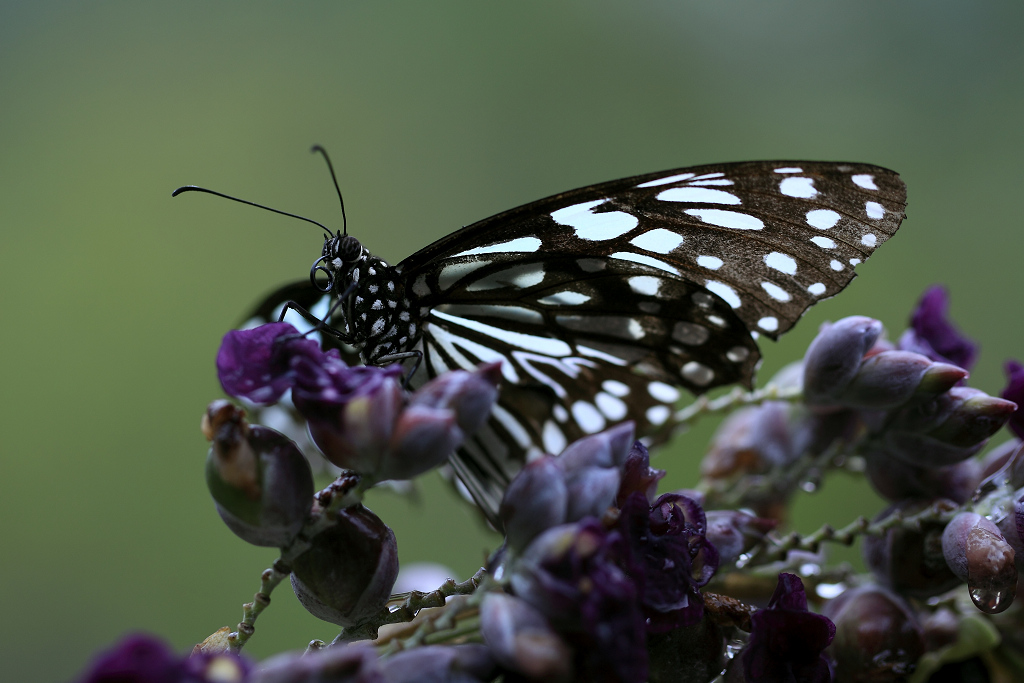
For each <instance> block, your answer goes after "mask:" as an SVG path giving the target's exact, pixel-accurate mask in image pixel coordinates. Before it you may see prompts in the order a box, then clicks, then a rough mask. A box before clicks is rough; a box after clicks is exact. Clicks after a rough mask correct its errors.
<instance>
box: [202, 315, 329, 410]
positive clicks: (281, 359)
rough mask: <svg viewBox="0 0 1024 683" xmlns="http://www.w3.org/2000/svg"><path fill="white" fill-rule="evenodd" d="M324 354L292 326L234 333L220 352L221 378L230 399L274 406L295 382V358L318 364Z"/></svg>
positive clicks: (218, 352)
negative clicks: (241, 399) (231, 397)
mask: <svg viewBox="0 0 1024 683" xmlns="http://www.w3.org/2000/svg"><path fill="white" fill-rule="evenodd" d="M323 355H324V354H323V352H322V351H321V350H320V346H319V344H317V343H316V342H315V341H314V340H312V339H306V338H304V337H301V336H299V331H298V330H296V329H295V328H294V327H292V326H291V325H289V324H288V323H268V324H266V325H260V326H259V327H256V328H253V329H251V330H232V331H231V332H228V333H227V334H226V335H224V339H223V340H222V341H221V344H220V349H219V350H218V351H217V376H218V377H219V378H220V384H221V386H222V387H223V388H224V392H225V393H226V394H228V395H230V396H236V397H238V398H246V399H249V400H250V401H252V402H253V403H274V402H275V401H277V400H278V399H279V398H281V396H282V395H283V394H284V393H285V392H286V391H288V390H289V389H290V388H291V387H292V384H294V382H295V371H294V370H293V368H292V365H293V362H295V360H293V359H296V360H297V359H301V358H304V357H305V358H308V359H311V360H312V361H313V362H314V363H315V362H316V360H318V359H320V358H322V357H323Z"/></svg>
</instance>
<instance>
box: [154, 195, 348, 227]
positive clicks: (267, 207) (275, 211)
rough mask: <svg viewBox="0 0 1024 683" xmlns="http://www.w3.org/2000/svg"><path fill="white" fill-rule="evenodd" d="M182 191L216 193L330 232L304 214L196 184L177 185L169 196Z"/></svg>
mask: <svg viewBox="0 0 1024 683" xmlns="http://www.w3.org/2000/svg"><path fill="white" fill-rule="evenodd" d="M183 192H205V193H206V194H212V195H216V196H218V197H223V198H224V199H230V200H231V201H233V202H239V203H240V204H248V205H249V206H255V207H256V208H257V209H266V210H267V211H273V212H274V213H279V214H281V215H282V216H290V217H291V218H298V219H299V220H300V221H306V222H307V223H312V224H313V225H319V226H320V227H321V228H323V229H324V230H326V231H327V232H328V234H330V232H331V231H330V230H328V229H327V226H326V225H324V224H323V223H317V222H316V221H315V220H313V219H312V218H306V217H305V216H298V215H296V214H294V213H288V212H287V211H280V210H278V209H272V208H270V207H269V206H263V205H262V204H257V203H256V202H250V201H247V200H245V199H239V198H238V197H232V196H231V195H229V194H224V193H222V192H214V191H213V190H207V189H206V188H205V187H199V186H197V185H185V186H184V187H179V188H178V189H177V190H175V191H174V192H172V193H171V196H172V197H177V196H178V195H179V194H182V193H183Z"/></svg>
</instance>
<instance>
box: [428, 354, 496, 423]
mask: <svg viewBox="0 0 1024 683" xmlns="http://www.w3.org/2000/svg"><path fill="white" fill-rule="evenodd" d="M500 381H501V363H485V364H484V365H481V366H480V367H478V368H477V369H476V370H475V371H473V372H466V371H465V370H455V371H453V372H446V373H444V374H443V375H439V376H437V377H435V378H434V379H432V380H430V381H429V382H427V383H426V384H424V385H423V386H422V387H420V388H419V390H417V391H416V393H415V394H413V396H412V399H411V401H410V402H409V405H410V406H419V405H421V406H429V407H431V408H445V409H450V410H452V411H453V412H454V413H455V419H456V421H457V422H458V425H459V428H460V429H461V430H462V431H463V433H464V434H466V435H467V436H469V435H472V434H474V433H475V432H476V430H478V429H479V428H480V427H481V426H483V424H484V422H486V421H487V418H488V416H489V415H490V414H491V407H492V406H494V402H495V401H496V400H497V398H498V383H499V382H500Z"/></svg>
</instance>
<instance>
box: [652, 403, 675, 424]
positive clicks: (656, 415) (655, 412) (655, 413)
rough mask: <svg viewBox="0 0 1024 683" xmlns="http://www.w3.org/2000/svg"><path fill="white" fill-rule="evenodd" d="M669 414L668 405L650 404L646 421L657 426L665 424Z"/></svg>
mask: <svg viewBox="0 0 1024 683" xmlns="http://www.w3.org/2000/svg"><path fill="white" fill-rule="evenodd" d="M671 414H672V411H671V410H669V407H668V406H651V407H650V408H648V409H647V421H648V422H650V423H651V424H652V425H654V426H655V427H657V426H658V425H663V424H665V422H666V421H667V420H668V418H669V416H670V415H671Z"/></svg>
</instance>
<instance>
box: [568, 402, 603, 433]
mask: <svg viewBox="0 0 1024 683" xmlns="http://www.w3.org/2000/svg"><path fill="white" fill-rule="evenodd" d="M572 416H573V417H574V418H576V422H577V423H579V426H580V429H582V430H583V431H584V432H586V433H587V434H594V433H595V432H599V431H601V430H602V429H604V425H605V419H604V416H603V415H601V413H600V411H598V409H597V408H595V407H594V405H593V404H591V403H587V402H586V401H576V402H575V403H573V404H572Z"/></svg>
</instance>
